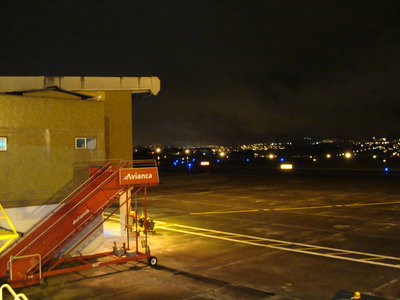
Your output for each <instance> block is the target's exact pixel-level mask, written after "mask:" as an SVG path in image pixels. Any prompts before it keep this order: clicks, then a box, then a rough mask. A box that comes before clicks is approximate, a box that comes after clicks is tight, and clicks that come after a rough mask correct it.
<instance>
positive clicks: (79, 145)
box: [75, 137, 96, 150]
mask: <svg viewBox="0 0 400 300" xmlns="http://www.w3.org/2000/svg"><path fill="white" fill-rule="evenodd" d="M75 149H89V150H93V149H96V138H84V137H79V138H75Z"/></svg>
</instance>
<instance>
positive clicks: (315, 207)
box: [189, 201, 400, 215]
mask: <svg viewBox="0 0 400 300" xmlns="http://www.w3.org/2000/svg"><path fill="white" fill-rule="evenodd" d="M389 204H400V201H389V202H372V203H352V204H333V205H320V206H300V207H278V208H261V209H246V210H226V211H205V212H193V213H189V214H190V215H218V214H236V213H250V212H266V211H289V210H306V209H320V208H334V207H361V206H374V205H389Z"/></svg>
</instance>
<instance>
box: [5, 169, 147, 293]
mask: <svg viewBox="0 0 400 300" xmlns="http://www.w3.org/2000/svg"><path fill="white" fill-rule="evenodd" d="M147 165H148V163H147ZM153 166H154V165H153ZM132 167H133V166H132V162H122V163H118V164H116V163H113V162H107V163H105V164H104V165H102V166H96V167H92V168H91V169H90V173H91V176H90V178H89V179H88V180H87V181H85V182H84V183H83V184H82V185H81V186H79V187H78V188H77V189H76V190H75V191H74V192H72V193H71V194H70V195H68V196H67V197H66V198H65V199H64V200H63V201H62V202H61V203H60V204H59V205H58V206H57V207H56V208H55V209H54V210H53V211H51V212H50V213H49V214H48V215H47V216H46V217H45V218H44V219H42V220H41V221H40V222H38V223H37V224H36V225H35V226H33V227H32V228H31V229H30V230H29V231H28V232H26V233H25V234H24V236H23V237H22V238H20V239H19V240H17V241H16V242H14V243H13V244H12V245H11V246H9V248H7V249H6V250H5V251H4V252H3V253H2V255H1V256H0V278H2V279H5V280H6V281H8V282H9V283H11V284H12V285H13V286H14V287H16V286H24V285H30V284H36V283H38V282H40V281H41V279H42V278H43V275H42V268H43V266H45V265H46V263H48V262H49V261H51V260H53V259H54V258H56V257H57V255H59V253H60V251H61V250H65V249H63V248H65V247H66V246H68V247H69V248H70V247H71V245H70V244H71V242H75V243H80V242H81V241H76V240H77V239H78V240H79V238H80V237H79V235H80V234H81V235H82V234H86V232H84V230H85V229H87V228H88V226H89V225H90V224H92V223H93V221H94V220H96V219H98V217H99V216H101V215H102V213H103V212H104V210H105V209H106V208H108V207H110V206H111V205H112V204H113V203H114V202H117V201H118V200H119V198H120V196H121V195H122V194H124V193H127V191H128V190H130V189H133V192H132V194H134V193H135V192H137V191H139V190H140V189H141V188H142V186H141V185H140V184H138V185H122V184H121V181H120V171H121V169H124V168H132ZM85 238H87V236H86V237H85Z"/></svg>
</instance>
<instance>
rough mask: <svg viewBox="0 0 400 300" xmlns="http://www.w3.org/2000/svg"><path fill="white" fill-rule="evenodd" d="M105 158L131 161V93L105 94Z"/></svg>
mask: <svg viewBox="0 0 400 300" xmlns="http://www.w3.org/2000/svg"><path fill="white" fill-rule="evenodd" d="M105 139H106V158H108V159H124V160H125V159H126V160H131V159H132V93H131V92H130V91H106V92H105Z"/></svg>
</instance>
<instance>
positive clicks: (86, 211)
mask: <svg viewBox="0 0 400 300" xmlns="http://www.w3.org/2000/svg"><path fill="white" fill-rule="evenodd" d="M88 213H89V208H88V209H86V210H85V211H84V212H83V213H82V214H81V215H79V216H78V217H77V218H76V219H75V220H73V221H72V225H75V224H76V223H78V222H79V221H80V220H82V218H83V217H84V216H86V215H87V214H88Z"/></svg>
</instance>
